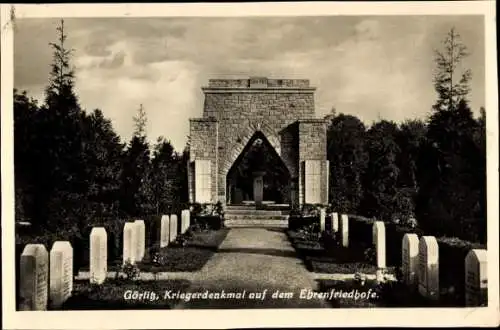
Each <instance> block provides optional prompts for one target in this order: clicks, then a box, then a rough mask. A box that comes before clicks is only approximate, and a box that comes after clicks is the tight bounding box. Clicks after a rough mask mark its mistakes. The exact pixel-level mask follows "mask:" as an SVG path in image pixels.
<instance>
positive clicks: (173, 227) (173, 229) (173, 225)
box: [170, 214, 177, 242]
mask: <svg viewBox="0 0 500 330" xmlns="http://www.w3.org/2000/svg"><path fill="white" fill-rule="evenodd" d="M176 238H177V214H171V215H170V242H173V241H175V239H176Z"/></svg>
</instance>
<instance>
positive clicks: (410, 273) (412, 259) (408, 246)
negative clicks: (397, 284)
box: [401, 234, 418, 288]
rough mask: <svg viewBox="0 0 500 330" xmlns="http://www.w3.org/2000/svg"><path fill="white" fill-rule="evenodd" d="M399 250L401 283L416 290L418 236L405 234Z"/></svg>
mask: <svg viewBox="0 0 500 330" xmlns="http://www.w3.org/2000/svg"><path fill="white" fill-rule="evenodd" d="M402 245H403V246H402V248H401V251H402V252H401V265H402V272H403V281H404V283H405V284H406V285H408V286H410V287H413V288H416V287H417V284H418V277H417V271H418V235H417V234H405V235H404V236H403V243H402Z"/></svg>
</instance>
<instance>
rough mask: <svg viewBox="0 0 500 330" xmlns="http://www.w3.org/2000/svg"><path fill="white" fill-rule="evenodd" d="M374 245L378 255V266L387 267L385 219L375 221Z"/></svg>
mask: <svg viewBox="0 0 500 330" xmlns="http://www.w3.org/2000/svg"><path fill="white" fill-rule="evenodd" d="M373 234H374V235H373V236H374V240H373V245H374V246H375V250H376V256H377V268H379V269H381V268H385V267H386V263H385V225H384V222H383V221H375V222H374V223H373Z"/></svg>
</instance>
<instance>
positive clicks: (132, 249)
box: [123, 222, 137, 264]
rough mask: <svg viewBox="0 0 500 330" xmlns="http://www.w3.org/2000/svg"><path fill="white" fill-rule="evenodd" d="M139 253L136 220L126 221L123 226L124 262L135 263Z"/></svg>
mask: <svg viewBox="0 0 500 330" xmlns="http://www.w3.org/2000/svg"><path fill="white" fill-rule="evenodd" d="M136 254H137V226H136V224H135V223H134V222H126V223H125V225H124V226H123V264H125V263H126V262H129V263H131V264H135V262H136V259H137V258H136Z"/></svg>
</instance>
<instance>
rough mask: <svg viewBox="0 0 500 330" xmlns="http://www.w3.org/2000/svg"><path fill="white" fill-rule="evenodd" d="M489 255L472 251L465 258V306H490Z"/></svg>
mask: <svg viewBox="0 0 500 330" xmlns="http://www.w3.org/2000/svg"><path fill="white" fill-rule="evenodd" d="M487 257H488V253H487V251H486V250H480V249H473V250H470V251H469V253H468V254H467V257H465V306H467V307H479V306H487V305H488V262H487Z"/></svg>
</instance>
